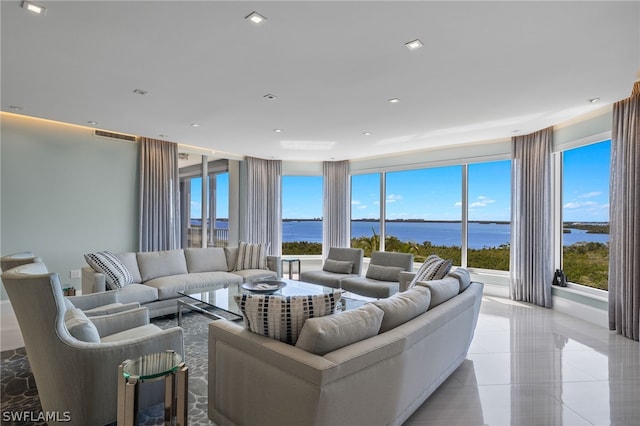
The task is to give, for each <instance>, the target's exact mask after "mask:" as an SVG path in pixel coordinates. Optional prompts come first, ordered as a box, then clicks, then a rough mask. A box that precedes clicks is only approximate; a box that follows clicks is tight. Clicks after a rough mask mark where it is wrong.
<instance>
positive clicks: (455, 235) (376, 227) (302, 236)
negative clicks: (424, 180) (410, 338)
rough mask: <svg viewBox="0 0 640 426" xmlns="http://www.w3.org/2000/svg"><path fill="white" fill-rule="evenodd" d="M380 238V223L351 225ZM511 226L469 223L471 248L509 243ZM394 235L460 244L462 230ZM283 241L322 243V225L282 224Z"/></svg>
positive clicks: (421, 227)
mask: <svg viewBox="0 0 640 426" xmlns="http://www.w3.org/2000/svg"><path fill="white" fill-rule="evenodd" d="M374 231H375V233H376V234H378V235H380V223H379V222H362V221H352V222H351V237H352V238H357V237H371V236H373V232H374ZM510 232H511V225H510V224H501V223H476V222H472V223H469V247H470V248H472V249H480V248H483V247H499V246H501V245H503V244H508V243H509V238H510ZM390 235H391V236H394V237H396V238H398V239H399V240H400V241H413V242H416V243H420V244H421V243H423V242H425V241H429V242H431V244H433V245H445V246H454V245H457V246H459V245H460V241H461V235H462V229H461V224H460V223H448V222H389V223H388V224H387V236H390ZM282 241H283V242H292V241H308V242H315V243H321V242H322V222H320V221H291V222H283V223H282ZM608 241H609V235H608V234H588V233H587V231H584V230H581V229H571V233H568V234H563V244H564V245H572V244H575V243H578V242H600V243H606V242H608Z"/></svg>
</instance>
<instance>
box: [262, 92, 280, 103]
mask: <svg viewBox="0 0 640 426" xmlns="http://www.w3.org/2000/svg"><path fill="white" fill-rule="evenodd" d="M264 97H265V98H266V99H269V100H270V101H272V100H274V99H275V98H277V96H276V95H272V94H271V93H267V94H266V95H264Z"/></svg>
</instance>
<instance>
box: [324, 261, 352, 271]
mask: <svg viewBox="0 0 640 426" xmlns="http://www.w3.org/2000/svg"><path fill="white" fill-rule="evenodd" d="M322 270H323V271H327V272H333V273H336V274H350V273H351V271H353V262H350V261H348V260H335V259H327V260H325V261H324V264H323V265H322Z"/></svg>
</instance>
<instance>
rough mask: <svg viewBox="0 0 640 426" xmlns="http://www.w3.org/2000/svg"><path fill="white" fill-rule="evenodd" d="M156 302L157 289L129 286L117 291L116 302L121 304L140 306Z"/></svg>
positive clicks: (137, 285)
mask: <svg viewBox="0 0 640 426" xmlns="http://www.w3.org/2000/svg"><path fill="white" fill-rule="evenodd" d="M156 300H158V289H157V288H154V287H151V286H148V285H144V284H137V283H133V284H129V285H128V286H126V287H124V288H121V289H120V290H118V301H119V302H121V303H124V304H126V303H133V302H138V303H140V304H141V305H142V304H145V303H149V302H155V301H156Z"/></svg>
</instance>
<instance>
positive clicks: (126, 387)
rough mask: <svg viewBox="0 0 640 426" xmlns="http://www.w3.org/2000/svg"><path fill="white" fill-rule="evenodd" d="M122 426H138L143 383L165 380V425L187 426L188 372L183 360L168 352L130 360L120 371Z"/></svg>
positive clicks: (172, 352)
mask: <svg viewBox="0 0 640 426" xmlns="http://www.w3.org/2000/svg"><path fill="white" fill-rule="evenodd" d="M118 372H119V377H120V381H119V382H118V425H125V426H129V425H131V426H133V425H136V424H137V419H136V417H137V413H138V410H139V407H138V394H139V392H140V389H139V387H138V384H139V383H142V382H144V381H151V380H160V379H163V378H164V380H165V385H164V422H165V425H177V426H185V425H186V424H187V400H188V392H187V386H188V381H189V377H188V368H187V366H186V365H185V364H184V362H183V361H182V356H181V355H180V354H177V353H175V351H166V352H159V353H153V354H147V355H143V356H141V357H139V358H136V359H128V360H126V361H124V362H123V363H122V364H120V367H119V368H118Z"/></svg>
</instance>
